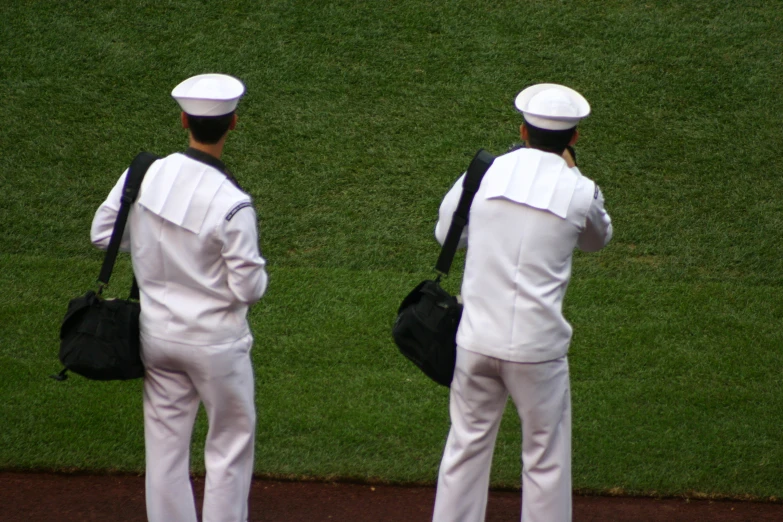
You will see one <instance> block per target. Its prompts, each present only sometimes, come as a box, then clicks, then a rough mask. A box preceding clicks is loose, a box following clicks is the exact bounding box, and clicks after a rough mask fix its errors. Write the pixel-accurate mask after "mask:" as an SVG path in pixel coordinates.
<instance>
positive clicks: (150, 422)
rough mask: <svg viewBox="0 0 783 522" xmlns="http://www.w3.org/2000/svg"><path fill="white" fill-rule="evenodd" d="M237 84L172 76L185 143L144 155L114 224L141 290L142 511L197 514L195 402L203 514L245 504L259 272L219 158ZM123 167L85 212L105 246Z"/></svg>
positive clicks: (245, 219)
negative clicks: (203, 427)
mask: <svg viewBox="0 0 783 522" xmlns="http://www.w3.org/2000/svg"><path fill="white" fill-rule="evenodd" d="M244 92H245V87H244V85H243V84H242V82H240V81H239V80H237V79H236V78H233V77H231V76H227V75H223V74H203V75H198V76H194V77H192V78H189V79H187V80H185V81H184V82H182V83H180V84H179V85H177V87H176V88H175V89H174V90H173V92H172V96H173V97H174V99H175V100H176V101H177V102H178V104H179V105H180V107H181V109H182V114H181V121H182V126H183V127H184V128H185V129H188V131H189V145H190V147H189V148H188V149H187V150H186V151H185V152H184V153H174V154H171V155H169V156H166V157H165V158H162V159H160V160H158V161H156V162H155V163H153V164H152V166H151V167H150V169H149V170H148V172H147V174H146V176H145V178H144V182H143V183H142V186H141V190H140V193H139V197H138V199H137V200H136V203H134V205H133V207H132V209H131V212H130V216H129V219H128V226H127V227H126V229H125V235H124V236H123V241H122V249H123V250H125V251H130V253H131V259H132V262H133V271H134V274H135V277H136V279H137V281H138V285H139V290H140V301H141V316H140V329H141V356H142V360H143V362H144V365H145V377H144V438H145V448H146V462H147V469H146V492H147V493H146V499H147V516H148V519H149V520H150V521H151V522H196V520H197V518H196V506H195V500H194V496H193V490H192V486H191V482H190V475H189V473H190V464H189V463H190V439H191V434H192V430H193V424H194V421H195V418H196V413H197V412H198V408H199V404H203V405H204V409H205V411H206V415H207V419H208V424H209V432H208V434H207V439H206V446H205V455H204V458H205V465H206V472H207V475H206V485H205V492H204V505H203V509H202V516H203V521H204V522H245V521H246V520H247V516H248V513H247V501H248V495H249V491H250V481H251V477H252V473H253V451H254V440H255V426H256V413H255V399H254V388H255V387H254V379H253V369H252V363H251V359H250V350H251V347H252V344H253V337H252V335H251V332H250V328H249V325H248V322H247V312H248V308H249V306H250V305H252V304H253V303H255V302H256V301H258V300H259V299H260V298H261V296H262V295H263V294H264V292H265V290H266V287H267V272H266V268H265V267H266V261H265V260H264V258H263V257H262V256H261V254H260V252H259V247H258V230H257V218H256V212H255V210H254V208H253V204H252V201H251V198H250V196H249V195H248V194H247V193H245V192H244V191H243V190H242V189H241V188H240V187H239V184H238V183H237V182H236V180H235V179H234V178H233V176H232V175H231V173H230V172H229V171H228V170H227V169H226V167H225V165H224V164H223V162H222V161H221V160H220V157H221V155H222V152H223V146H224V144H225V141H226V138H227V136H228V132H229V130H233V129H234V128H235V126H236V123H237V116H236V112H235V109H236V107H237V104H238V102H239V99H240V98H241V97H242V95H243V94H244ZM126 175H127V171H126V173H124V174H123V175H122V176H121V177H120V179H119V180H118V181H117V184H116V185H115V186H114V188H113V189H112V191H111V193H110V194H109V196H108V198H107V199H106V201H105V202H104V203H103V204H102V205H101V206H100V208H99V209H98V211H97V212H96V214H95V217H94V219H93V223H92V230H91V238H92V241H93V243H94V244H95V245H96V246H98V247H99V248H104V249H105V248H106V247H107V246H108V243H109V239H110V237H111V232H112V228H113V226H114V220H115V218H116V215H117V211H118V209H119V207H120V197H121V195H122V187H123V184H124V182H125V177H126Z"/></svg>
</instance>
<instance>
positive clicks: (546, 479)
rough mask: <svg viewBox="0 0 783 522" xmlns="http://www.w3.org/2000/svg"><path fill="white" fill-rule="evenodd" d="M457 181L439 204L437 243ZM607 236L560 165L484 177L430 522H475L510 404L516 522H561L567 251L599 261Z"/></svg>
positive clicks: (496, 170)
mask: <svg viewBox="0 0 783 522" xmlns="http://www.w3.org/2000/svg"><path fill="white" fill-rule="evenodd" d="M463 177H464V176H463ZM462 179H463V178H460V179H459V180H458V181H457V183H456V184H455V185H454V186H453V187H452V189H451V190H450V191H449V193H448V194H447V195H446V197H445V198H444V200H443V203H442V204H441V208H440V220H439V222H438V224H437V226H436V231H435V233H436V237H437V239H438V241H440V242H441V243H442V242H443V241H444V240H445V237H446V233H447V232H448V228H449V226H450V224H451V216H452V214H453V212H454V210H455V208H456V205H457V202H458V201H459V198H460V195H461V193H462ZM611 235H612V226H611V220H610V219H609V215H608V214H607V213H606V211H605V210H604V206H603V196H602V194H601V192H600V190H599V189H598V188H597V187H596V186H595V183H593V182H592V181H591V180H589V179H587V178H586V177H584V176H582V175H581V173H580V172H579V170H578V169H577V168H575V167H574V168H568V166H567V165H566V162H565V161H564V160H563V159H562V158H561V157H560V156H557V155H555V154H551V153H546V152H542V151H539V150H535V149H520V150H518V151H515V152H512V153H509V154H506V155H504V156H501V157H499V158H497V159H496V160H495V162H494V163H493V165H492V166H491V167H490V169H489V171H488V172H487V174H486V175H485V177H484V180H483V181H482V183H481V186H480V188H479V191H478V193H477V194H476V197H475V199H474V201H473V205H472V207H471V210H470V219H469V224H468V226H467V227H466V228H465V231H464V232H463V238H462V246H468V251H467V256H466V261H465V273H464V278H463V283H462V290H461V293H462V299H463V302H464V311H463V315H462V320H461V322H460V326H459V330H458V333H457V345H458V351H457V365H456V369H455V374H454V381H453V382H452V384H451V395H450V415H451V421H452V426H451V430H450V432H449V437H448V440H447V443H446V448H445V450H444V454H443V460H442V462H441V468H440V472H439V476H438V490H437V496H436V502H435V510H434V516H433V520H434V521H436V522H457V521H460V522H478V521H481V520H484V516H485V511H486V503H487V491H488V487H489V475H490V466H491V463H492V453H493V450H494V445H495V439H496V436H497V432H498V427H499V425H500V419H501V416H502V414H503V410H504V407H505V404H506V400H507V397H508V395H511V397H512V399H513V401H514V404H515V406H516V408H517V411H518V413H519V416H520V419H521V421H522V432H523V433H522V435H523V437H522V439H523V441H522V462H523V472H522V491H523V507H522V520H523V521H525V522H565V521H570V520H571V406H570V391H569V374H568V361H567V358H566V354H567V352H568V345H569V343H570V340H571V326H570V325H569V324H568V322H567V321H566V320H565V318H564V317H563V315H562V303H563V298H564V296H565V292H566V287H567V285H568V282H569V279H570V276H571V259H572V253H573V250H574V248H575V247H577V246H578V247H579V248H581V249H583V250H586V251H595V250H598V249H600V248H602V247H603V246H604V245H605V244H606V243H607V242H608V241H609V239H610V238H611Z"/></svg>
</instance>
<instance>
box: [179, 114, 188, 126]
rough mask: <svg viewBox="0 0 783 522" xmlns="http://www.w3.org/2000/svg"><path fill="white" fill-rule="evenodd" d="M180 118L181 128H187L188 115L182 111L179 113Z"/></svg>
mask: <svg viewBox="0 0 783 522" xmlns="http://www.w3.org/2000/svg"><path fill="white" fill-rule="evenodd" d="M180 120H182V128H183V129H189V128H190V123H189V122H188V115H187V114H185V113H184V112H183V113H182V114H180Z"/></svg>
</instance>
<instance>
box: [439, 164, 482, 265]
mask: <svg viewBox="0 0 783 522" xmlns="http://www.w3.org/2000/svg"><path fill="white" fill-rule="evenodd" d="M493 161H495V156H493V155H492V154H490V153H489V152H487V151H485V150H484V149H479V150H478V152H476V155H475V156H474V157H473V160H472V161H471V162H470V166H469V167H468V172H467V174H465V179H464V180H463V182H462V196H461V197H460V198H459V203H458V204H457V210H455V211H454V216H453V217H452V218H451V226H450V227H449V232H448V234H446V240H445V241H444V242H443V248H441V250H440V256H438V262H437V263H436V264H435V271H436V272H437V273H438V280H440V276H441V275H443V276H447V275H449V269H450V268H451V262H452V261H453V260H454V254H456V253H457V245H458V244H459V238H460V236H462V229H463V228H465V225H467V224H468V215H469V213H470V205H471V204H472V203H473V197H474V196H475V195H476V192H478V189H479V186H480V185H481V180H482V178H483V177H484V174H485V173H486V172H487V170H489V167H490V166H491V165H492V162H493Z"/></svg>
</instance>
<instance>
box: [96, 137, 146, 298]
mask: <svg viewBox="0 0 783 522" xmlns="http://www.w3.org/2000/svg"><path fill="white" fill-rule="evenodd" d="M157 159H158V156H155V155H154V154H151V153H149V152H140V153H139V154H138V155H137V156H136V157H135V158H133V162H131V165H130V169H129V170H128V175H127V177H126V178H125V186H124V187H123V190H122V197H121V198H120V201H121V203H120V210H119V212H117V220H116V221H115V222H114V230H113V231H112V234H111V240H110V241H109V248H108V249H107V250H106V256H105V257H104V258H103V266H101V273H100V275H99V276H98V282H99V283H101V284H102V285H107V284H109V278H110V277H111V271H112V269H113V268H114V262H115V261H116V260H117V253H118V252H119V251H120V243H121V242H122V234H123V232H124V231H125V223H126V222H127V221H128V213H129V212H130V207H131V205H132V204H133V202H134V201H136V197H137V196H138V195H139V189H140V188H141V182H142V181H143V180H144V175H145V174H146V173H147V169H149V168H150V165H152V164H153V163H154V162H155V160H157ZM134 293H135V295H134ZM138 296H139V291H138V287H137V285H136V278H134V279H133V286H132V288H131V297H133V298H135V299H138Z"/></svg>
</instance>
